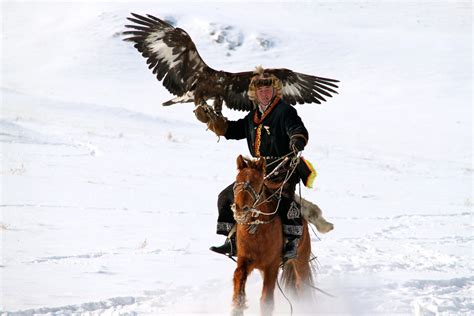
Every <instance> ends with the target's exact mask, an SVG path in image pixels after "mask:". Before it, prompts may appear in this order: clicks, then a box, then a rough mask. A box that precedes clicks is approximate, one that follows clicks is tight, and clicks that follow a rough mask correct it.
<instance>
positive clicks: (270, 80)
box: [247, 66, 282, 102]
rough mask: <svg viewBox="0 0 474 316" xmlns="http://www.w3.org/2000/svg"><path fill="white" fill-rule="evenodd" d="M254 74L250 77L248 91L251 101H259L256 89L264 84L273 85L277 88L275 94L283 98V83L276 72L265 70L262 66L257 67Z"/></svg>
mask: <svg viewBox="0 0 474 316" xmlns="http://www.w3.org/2000/svg"><path fill="white" fill-rule="evenodd" d="M253 73H254V75H253V76H252V79H250V84H249V90H248V92H247V94H248V97H249V99H250V100H251V101H254V102H256V101H257V95H256V90H257V88H259V87H263V86H267V87H268V86H272V87H273V89H275V96H276V97H279V98H281V88H282V84H281V81H280V79H278V78H277V77H276V76H275V75H274V74H271V73H269V72H265V69H263V67H262V66H258V67H256V68H255V71H254V72H253Z"/></svg>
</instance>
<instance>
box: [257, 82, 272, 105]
mask: <svg viewBox="0 0 474 316" xmlns="http://www.w3.org/2000/svg"><path fill="white" fill-rule="evenodd" d="M255 92H256V94H257V99H258V103H259V104H261V105H267V104H269V103H270V102H271V101H272V98H273V92H274V91H273V87H272V86H261V87H258V88H257V90H256V91H255Z"/></svg>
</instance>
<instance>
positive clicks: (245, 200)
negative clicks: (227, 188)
mask: <svg viewBox="0 0 474 316" xmlns="http://www.w3.org/2000/svg"><path fill="white" fill-rule="evenodd" d="M237 169H238V170H239V173H238V174H237V178H236V180H235V184H234V203H235V204H234V207H235V211H236V212H237V213H240V212H248V211H250V210H252V209H253V208H254V207H255V205H256V204H257V203H258V201H259V200H260V195H261V193H262V191H263V184H264V177H265V158H259V159H258V160H250V159H246V158H244V157H242V155H239V157H237Z"/></svg>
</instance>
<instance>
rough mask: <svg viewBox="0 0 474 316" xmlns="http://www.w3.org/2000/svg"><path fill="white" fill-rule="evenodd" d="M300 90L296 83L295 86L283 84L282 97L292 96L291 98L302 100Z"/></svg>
mask: <svg viewBox="0 0 474 316" xmlns="http://www.w3.org/2000/svg"><path fill="white" fill-rule="evenodd" d="M300 89H301V86H300V85H299V84H297V83H296V84H290V83H285V84H284V85H283V87H282V89H281V90H282V93H283V94H284V95H292V96H296V97H299V98H302V96H301V92H300Z"/></svg>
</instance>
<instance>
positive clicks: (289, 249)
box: [283, 237, 300, 263]
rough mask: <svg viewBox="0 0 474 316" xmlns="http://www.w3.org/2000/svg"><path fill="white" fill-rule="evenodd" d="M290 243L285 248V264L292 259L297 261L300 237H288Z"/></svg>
mask: <svg viewBox="0 0 474 316" xmlns="http://www.w3.org/2000/svg"><path fill="white" fill-rule="evenodd" d="M287 238H288V241H287V242H286V244H285V247H283V263H285V262H286V261H288V260H290V259H295V258H296V256H297V255H298V243H299V241H300V239H299V238H298V237H287Z"/></svg>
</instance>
